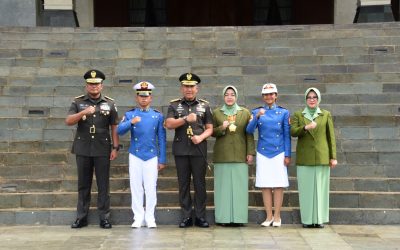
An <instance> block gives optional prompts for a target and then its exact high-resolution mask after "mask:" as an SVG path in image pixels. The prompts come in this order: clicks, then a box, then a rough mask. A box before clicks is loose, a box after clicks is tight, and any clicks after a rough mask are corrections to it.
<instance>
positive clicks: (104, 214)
mask: <svg viewBox="0 0 400 250" xmlns="http://www.w3.org/2000/svg"><path fill="white" fill-rule="evenodd" d="M76 165H77V167H78V205H77V218H78V219H87V216H88V213H89V207H90V198H91V196H90V192H91V189H92V181H93V171H94V172H95V174H96V182H97V190H98V195H97V209H98V211H99V217H100V220H103V219H108V218H109V217H110V190H109V186H110V184H109V183H110V157H109V156H107V157H106V156H97V157H90V156H82V155H77V156H76Z"/></svg>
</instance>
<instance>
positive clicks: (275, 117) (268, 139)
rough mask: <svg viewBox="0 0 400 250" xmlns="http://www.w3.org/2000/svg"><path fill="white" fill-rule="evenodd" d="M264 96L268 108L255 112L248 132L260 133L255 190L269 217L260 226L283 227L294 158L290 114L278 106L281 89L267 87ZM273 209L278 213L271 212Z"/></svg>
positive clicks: (269, 84) (272, 85)
mask: <svg viewBox="0 0 400 250" xmlns="http://www.w3.org/2000/svg"><path fill="white" fill-rule="evenodd" d="M261 94H262V96H263V100H264V102H265V104H264V106H261V107H258V108H255V109H253V110H252V117H251V120H250V122H249V124H248V125H247V129H246V131H247V133H254V131H255V130H256V129H258V144H257V156H256V166H257V170H256V187H258V188H261V190H262V196H263V201H264V207H265V212H266V214H267V218H266V220H265V221H264V222H263V223H261V225H262V226H264V227H269V226H274V227H280V226H281V222H282V220H281V214H280V212H281V207H282V202H283V189H284V188H286V187H288V186H289V180H288V174H287V166H288V165H289V163H290V157H291V142H290V121H289V119H290V113H289V111H288V110H287V109H285V108H282V107H280V106H278V105H276V100H277V97H278V89H277V88H276V85H275V84H273V83H267V84H264V86H263V88H262V91H261ZM272 201H273V202H272ZM272 205H274V207H275V213H273V212H272Z"/></svg>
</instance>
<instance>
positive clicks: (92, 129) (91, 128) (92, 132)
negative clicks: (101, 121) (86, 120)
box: [89, 125, 96, 134]
mask: <svg viewBox="0 0 400 250" xmlns="http://www.w3.org/2000/svg"><path fill="white" fill-rule="evenodd" d="M89 133H90V134H95V133H96V127H95V126H94V125H92V126H91V127H90V128H89Z"/></svg>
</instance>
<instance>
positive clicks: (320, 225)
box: [314, 224, 324, 228]
mask: <svg viewBox="0 0 400 250" xmlns="http://www.w3.org/2000/svg"><path fill="white" fill-rule="evenodd" d="M314 227H315V228H324V224H314Z"/></svg>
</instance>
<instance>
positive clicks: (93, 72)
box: [90, 70, 96, 78]
mask: <svg viewBox="0 0 400 250" xmlns="http://www.w3.org/2000/svg"><path fill="white" fill-rule="evenodd" d="M90 75H91V76H92V78H96V71H94V70H93V71H92V72H90Z"/></svg>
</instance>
